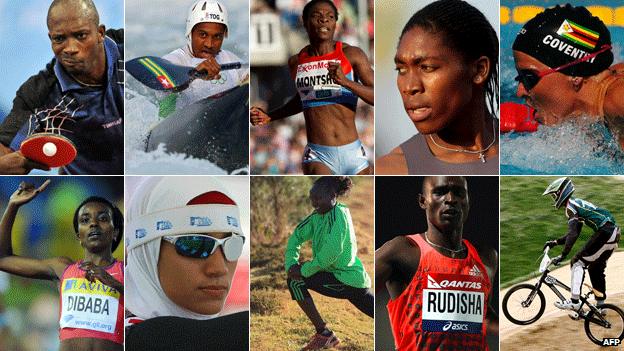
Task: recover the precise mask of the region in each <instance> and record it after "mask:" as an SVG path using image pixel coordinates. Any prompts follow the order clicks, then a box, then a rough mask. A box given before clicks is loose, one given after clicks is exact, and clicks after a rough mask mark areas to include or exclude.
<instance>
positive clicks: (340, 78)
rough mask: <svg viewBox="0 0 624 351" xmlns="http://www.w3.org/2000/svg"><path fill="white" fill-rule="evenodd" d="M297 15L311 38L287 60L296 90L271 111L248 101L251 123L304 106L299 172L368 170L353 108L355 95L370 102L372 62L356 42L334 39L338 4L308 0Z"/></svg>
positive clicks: (328, 1) (269, 120)
mask: <svg viewBox="0 0 624 351" xmlns="http://www.w3.org/2000/svg"><path fill="white" fill-rule="evenodd" d="M302 20H303V23H304V26H305V29H306V31H307V33H308V39H309V42H310V44H309V45H307V46H306V47H304V48H303V49H301V51H300V52H299V53H298V54H297V55H294V56H292V57H291V58H290V59H289V60H288V66H289V68H290V73H291V76H292V78H293V81H294V82H295V83H296V85H297V90H298V92H299V94H298V95H295V96H293V97H292V98H291V99H290V100H289V101H288V102H287V103H286V104H285V105H283V106H281V107H279V108H277V109H275V110H273V111H269V112H265V111H263V110H262V109H261V108H260V107H257V106H253V107H252V108H251V109H250V117H251V123H252V124H253V125H263V124H267V123H269V122H271V121H275V120H279V119H283V118H286V117H289V116H292V115H295V114H297V113H299V112H302V111H303V115H304V117H305V121H306V135H307V139H308V145H307V146H306V148H305V151H304V154H303V160H302V166H303V173H305V174H343V175H351V174H369V173H371V169H370V167H369V164H368V158H367V157H366V154H365V152H364V147H363V146H362V143H361V142H360V140H359V137H358V133H357V128H356V125H355V110H356V105H357V99H358V98H361V99H362V100H364V101H365V102H366V103H368V104H370V105H373V103H374V95H373V90H374V89H373V69H372V67H371V64H370V62H369V61H368V58H367V57H366V54H364V52H363V51H362V50H361V49H360V48H358V47H355V46H352V45H348V44H346V43H343V42H340V41H335V40H334V32H335V30H336V21H337V20H338V10H337V8H336V5H334V3H333V2H332V1H331V0H312V1H310V2H309V3H307V4H306V6H305V7H304V8H303V15H302ZM358 80H359V81H358Z"/></svg>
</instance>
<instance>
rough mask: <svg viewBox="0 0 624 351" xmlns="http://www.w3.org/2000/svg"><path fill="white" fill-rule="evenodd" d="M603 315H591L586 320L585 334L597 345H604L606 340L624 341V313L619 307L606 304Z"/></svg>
mask: <svg viewBox="0 0 624 351" xmlns="http://www.w3.org/2000/svg"><path fill="white" fill-rule="evenodd" d="M600 308H601V309H602V315H601V316H597V315H595V314H593V313H592V314H591V315H589V316H587V318H585V334H587V337H588V338H589V339H590V340H591V341H592V342H593V343H594V344H596V345H600V346H602V345H603V340H604V339H619V340H620V341H622V339H624V311H622V310H621V309H620V308H619V307H617V306H614V305H611V304H608V303H606V304H604V305H602V306H600Z"/></svg>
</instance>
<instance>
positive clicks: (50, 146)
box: [43, 142, 56, 157]
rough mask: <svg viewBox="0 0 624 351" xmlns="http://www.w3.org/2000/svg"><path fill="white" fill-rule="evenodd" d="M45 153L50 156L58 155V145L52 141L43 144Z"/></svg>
mask: <svg viewBox="0 0 624 351" xmlns="http://www.w3.org/2000/svg"><path fill="white" fill-rule="evenodd" d="M43 154H44V155H46V156H48V157H52V156H54V155H56V145H54V143H51V142H47V143H45V144H43Z"/></svg>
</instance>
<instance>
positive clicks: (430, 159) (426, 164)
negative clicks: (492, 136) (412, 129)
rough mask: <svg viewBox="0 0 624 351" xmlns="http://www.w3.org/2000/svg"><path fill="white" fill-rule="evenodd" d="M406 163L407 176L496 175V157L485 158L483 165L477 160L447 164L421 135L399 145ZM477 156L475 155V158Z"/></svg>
mask: <svg viewBox="0 0 624 351" xmlns="http://www.w3.org/2000/svg"><path fill="white" fill-rule="evenodd" d="M401 150H403V155H404V156H405V162H406V163H407V174H416V175H430V174H440V175H483V174H487V175H489V174H496V175H498V155H496V156H491V157H488V158H486V161H487V162H485V163H483V162H481V160H479V159H478V158H477V159H476V161H475V162H469V163H448V162H444V161H440V160H438V159H437V158H436V157H435V156H433V154H432V153H431V151H430V150H429V145H427V141H426V140H425V137H424V136H423V135H422V134H416V135H414V136H413V137H411V138H409V139H407V141H405V142H404V143H403V144H401ZM476 157H477V155H475V158H476Z"/></svg>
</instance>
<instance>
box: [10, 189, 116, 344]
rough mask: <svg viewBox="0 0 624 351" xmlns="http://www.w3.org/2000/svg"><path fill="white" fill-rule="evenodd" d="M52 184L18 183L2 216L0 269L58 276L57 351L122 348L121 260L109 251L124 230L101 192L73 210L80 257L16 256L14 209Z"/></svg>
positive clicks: (40, 276) (33, 275)
mask: <svg viewBox="0 0 624 351" xmlns="http://www.w3.org/2000/svg"><path fill="white" fill-rule="evenodd" d="M48 184H50V180H46V181H45V182H44V183H43V184H42V185H41V186H40V187H39V188H35V186H34V185H32V184H27V183H25V182H22V183H21V184H20V185H19V187H18V189H17V190H16V191H15V192H14V193H13V195H11V198H10V199H9V204H8V205H7V208H6V210H5V212H4V215H3V216H2V220H1V221H0V270H2V271H4V272H7V273H11V274H15V275H19V276H22V277H26V278H35V279H46V280H57V281H58V282H59V287H60V295H61V303H60V306H61V311H60V313H59V315H60V318H59V323H60V330H59V337H60V340H61V345H60V351H111V350H113V351H114V350H120V351H121V350H123V310H124V298H123V292H124V287H123V281H124V276H123V274H124V271H123V263H122V262H120V261H117V260H116V259H115V258H113V255H112V253H113V251H115V249H116V248H117V246H118V245H119V242H120V241H121V236H122V235H123V215H122V213H121V211H119V209H118V208H117V207H115V206H114V205H113V204H112V203H110V202H109V201H108V200H106V199H103V198H100V197H89V198H87V199H86V200H85V201H83V202H82V203H81V204H80V205H79V206H78V208H77V209H76V211H75V212H74V220H73V222H74V230H75V232H76V238H77V239H78V241H79V242H80V245H81V246H82V247H83V249H84V258H83V259H82V260H80V261H78V262H74V261H72V260H71V259H70V258H67V257H54V258H50V259H44V260H40V259H35V258H28V257H22V256H18V255H15V254H14V253H13V248H12V245H11V231H12V230H13V223H14V222H15V217H16V215H17V211H18V210H19V208H20V207H21V206H22V205H25V204H27V203H28V202H30V201H31V200H32V199H33V198H35V197H36V196H37V194H39V193H40V192H42V191H44V190H45V188H46V187H47V186H48Z"/></svg>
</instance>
